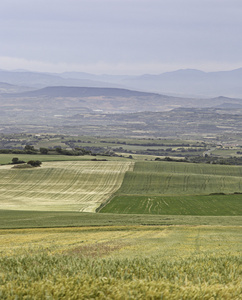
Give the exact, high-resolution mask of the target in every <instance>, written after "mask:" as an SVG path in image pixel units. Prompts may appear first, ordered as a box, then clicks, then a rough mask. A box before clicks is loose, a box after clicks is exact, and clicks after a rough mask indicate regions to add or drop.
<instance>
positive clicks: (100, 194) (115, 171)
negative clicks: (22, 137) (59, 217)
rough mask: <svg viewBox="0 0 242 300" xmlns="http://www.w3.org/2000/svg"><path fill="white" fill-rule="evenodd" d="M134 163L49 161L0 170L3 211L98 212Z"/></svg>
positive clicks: (6, 167) (0, 202) (1, 207)
mask: <svg viewBox="0 0 242 300" xmlns="http://www.w3.org/2000/svg"><path fill="white" fill-rule="evenodd" d="M130 168H131V169H132V168H133V163H132V162H118V161H105V162H94V161H92V162H90V161H88V162H85V161H79V162H74V161H71V162H70V161H69V162H48V163H43V166H42V167H41V168H34V169H11V166H3V167H0V195H1V198H0V209H12V210H43V211H46V210H56V211H58V210H61V211H63V210H65V211H84V212H95V209H96V208H97V207H99V206H100V204H101V203H103V202H105V201H106V200H107V199H108V198H109V197H110V196H111V195H112V194H113V193H114V192H115V191H116V190H117V189H119V187H120V186H121V183H122V181H123V177H124V174H125V172H126V171H128V170H129V169H130Z"/></svg>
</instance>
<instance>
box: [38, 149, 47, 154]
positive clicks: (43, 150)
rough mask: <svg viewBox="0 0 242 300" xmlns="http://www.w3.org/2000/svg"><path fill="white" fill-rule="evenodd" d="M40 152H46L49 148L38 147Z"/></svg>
mask: <svg viewBox="0 0 242 300" xmlns="http://www.w3.org/2000/svg"><path fill="white" fill-rule="evenodd" d="M39 151H40V153H41V154H48V152H49V150H48V149H47V148H40V149H39Z"/></svg>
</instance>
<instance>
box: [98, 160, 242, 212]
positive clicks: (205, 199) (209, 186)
mask: <svg viewBox="0 0 242 300" xmlns="http://www.w3.org/2000/svg"><path fill="white" fill-rule="evenodd" d="M241 192H242V168H241V167H239V166H222V165H208V164H188V163H175V162H136V163H135V167H134V170H133V171H129V172H127V173H126V174H125V177H124V181H123V183H122V186H121V187H120V189H119V190H118V191H117V193H116V195H115V196H114V197H113V199H112V200H111V201H110V202H109V203H108V204H107V205H106V206H105V207H104V208H102V210H101V212H106V213H124V214H161V215H201V216H205V215H206V216H212V215H213V216H219V215H221V216H226V215H227V216H232V215H242V195H241V194H239V193H241Z"/></svg>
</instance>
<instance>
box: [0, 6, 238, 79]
mask: <svg viewBox="0 0 242 300" xmlns="http://www.w3.org/2000/svg"><path fill="white" fill-rule="evenodd" d="M241 15H242V2H241V1H238V0H219V1H218V0H210V1H208V0H204V1H200V0H184V1H180V0H169V1H168V0H102V1H100V0H83V1H76V0H68V1H66V0H58V1H57V0H51V1H47V0H41V1H40V0H38V1H31V0H20V1H19V0H9V1H5V3H3V4H1V11H0V26H1V31H0V39H1V47H0V68H2V69H3V68H6V69H17V68H26V69H31V70H37V71H53V72H61V71H66V70H75V71H83V72H92V73H112V74H115V73H116V74H119V73H122V74H142V73H162V72H164V71H169V70H175V69H178V68H199V69H202V70H205V71H206V70H224V69H232V68H239V67H241V66H242V54H241V51H240V49H242V40H241V38H240V33H241V29H242V19H241Z"/></svg>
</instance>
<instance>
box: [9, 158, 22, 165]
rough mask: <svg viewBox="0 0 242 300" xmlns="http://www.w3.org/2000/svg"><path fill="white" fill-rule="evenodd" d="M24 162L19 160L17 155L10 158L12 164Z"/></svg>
mask: <svg viewBox="0 0 242 300" xmlns="http://www.w3.org/2000/svg"><path fill="white" fill-rule="evenodd" d="M24 163H25V161H23V160H19V159H18V157H14V158H13V159H12V164H14V165H16V164H24Z"/></svg>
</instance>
